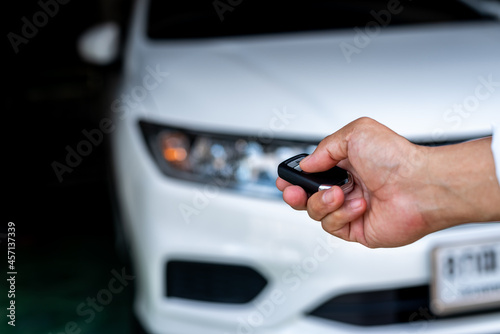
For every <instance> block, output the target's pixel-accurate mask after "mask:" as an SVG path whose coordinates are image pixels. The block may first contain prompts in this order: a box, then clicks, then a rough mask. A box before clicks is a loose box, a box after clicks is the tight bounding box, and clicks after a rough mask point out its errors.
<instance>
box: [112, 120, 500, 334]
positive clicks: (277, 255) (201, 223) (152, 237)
mask: <svg viewBox="0 0 500 334" xmlns="http://www.w3.org/2000/svg"><path fill="white" fill-rule="evenodd" d="M136 125H137V124H136V123H134V122H124V123H123V124H120V126H118V127H117V130H116V131H115V132H114V133H113V149H114V150H113V154H114V157H113V161H114V166H115V172H116V174H117V186H118V196H119V200H120V203H121V205H120V206H121V208H122V209H123V213H122V216H123V220H124V228H125V232H126V235H127V237H128V241H129V243H130V246H131V250H132V254H131V256H132V260H133V262H134V268H135V269H136V276H137V280H136V282H137V290H136V291H137V295H136V300H135V311H136V313H137V315H138V317H139V319H140V321H141V323H142V324H143V325H144V327H145V328H146V329H147V330H148V331H150V332H152V333H176V334H177V333H318V334H321V333H337V332H342V333H357V332H362V333H371V332H373V333H377V332H384V333H396V332H397V333H405V332H407V333H417V332H422V331H425V332H426V333H471V332H474V333H490V332H492V331H498V330H499V329H500V313H498V312H496V313H489V314H478V315H475V316H468V317H456V318H451V319H440V320H434V318H433V317H431V316H427V315H425V314H426V313H425V312H422V310H419V309H418V308H417V309H415V312H414V313H415V314H416V315H415V314H412V315H411V316H410V317H408V320H407V321H406V322H403V323H395V324H389V325H383V326H370V327H362V326H356V325H350V324H346V323H342V322H339V321H330V320H325V319H320V318H317V317H312V316H308V313H309V312H310V311H312V310H313V309H315V308H316V307H318V306H319V305H321V304H322V303H323V302H325V301H326V300H328V299H329V298H331V297H333V296H336V295H342V294H346V293H352V292H360V291H370V290H383V289H396V288H404V287H411V286H421V285H426V284H428V282H429V280H430V253H431V250H432V248H433V247H434V246H435V245H438V244H440V243H444V242H448V241H450V240H453V241H457V240H460V239H464V240H466V239H468V238H483V237H489V236H491V235H492V234H496V235H500V226H499V224H477V225H474V226H472V225H468V226H462V227H458V228H454V229H450V230H447V231H442V232H438V233H435V234H433V235H430V236H427V237H425V238H423V239H421V240H419V241H418V242H415V243H413V244H412V245H408V246H405V247H400V248H394V249H375V250H372V249H368V248H365V247H363V246H361V245H358V244H354V243H347V242H344V241H342V240H339V239H337V238H334V237H332V236H330V235H328V234H327V233H325V232H324V231H323V230H322V229H321V226H320V225H319V224H318V223H316V222H314V221H311V220H310V219H309V218H308V217H307V214H306V213H304V212H297V211H293V210H290V208H289V207H288V206H287V205H286V204H285V203H284V202H283V201H281V200H279V199H276V200H274V199H264V198H253V197H247V196H243V195H240V194H238V193H235V192H232V191H228V190H226V189H222V188H218V187H216V186H213V185H212V186H208V185H203V184H197V183H190V182H185V181H179V180H175V179H171V178H167V177H165V176H164V175H163V174H162V173H161V172H160V171H159V169H158V168H157V166H155V165H154V162H153V160H152V159H151V157H150V156H149V155H148V151H147V148H146V146H145V144H144V142H143V140H142V136H141V134H140V133H139V128H138V126H136ZM172 260H176V261H179V260H180V261H197V262H204V263H217V264H229V265H242V266H245V267H249V268H252V269H253V270H255V271H256V272H258V273H259V274H260V275H262V277H264V278H265V279H266V281H267V284H266V285H265V287H264V288H263V289H262V291H261V292H260V293H259V294H258V295H257V296H256V298H254V299H253V300H251V301H250V302H248V303H211V302H206V301H199V300H188V299H183V298H176V297H167V291H166V284H165V279H166V278H165V277H166V273H165V266H166V263H168V262H169V261H172ZM413 315H415V316H413Z"/></svg>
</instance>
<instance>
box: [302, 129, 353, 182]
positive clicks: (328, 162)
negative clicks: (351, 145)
mask: <svg viewBox="0 0 500 334" xmlns="http://www.w3.org/2000/svg"><path fill="white" fill-rule="evenodd" d="M350 125H351V124H348V125H346V126H345V127H343V128H342V129H340V130H338V131H337V132H335V133H333V134H331V135H329V136H328V137H326V138H325V139H323V140H322V141H321V142H320V143H319V144H318V146H317V147H316V149H315V150H314V152H313V153H311V155H309V156H307V157H306V158H304V159H302V161H301V162H300V168H301V169H302V170H303V171H305V172H308V173H315V172H322V171H325V170H328V169H330V168H332V167H333V166H335V165H337V164H338V163H339V162H340V161H341V160H344V159H347V158H348V150H347V146H348V138H349V134H350V133H351V131H352V127H351V126H350Z"/></svg>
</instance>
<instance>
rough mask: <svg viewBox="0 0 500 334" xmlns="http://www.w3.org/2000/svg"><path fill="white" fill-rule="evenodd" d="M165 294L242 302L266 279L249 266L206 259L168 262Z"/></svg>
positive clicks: (213, 300) (261, 286) (206, 299)
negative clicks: (202, 260)
mask: <svg viewBox="0 0 500 334" xmlns="http://www.w3.org/2000/svg"><path fill="white" fill-rule="evenodd" d="M165 269H166V275H165V277H166V289H165V293H166V296H167V297H178V298H184V299H191V300H199V301H206V302H215V303H230V304H241V303H247V302H249V301H251V300H252V299H254V298H255V297H256V296H257V295H258V294H259V293H260V292H261V291H262V290H263V289H264V287H265V286H266V285H267V280H266V279H265V278H264V277H263V276H262V275H261V274H259V273H258V272H257V271H255V270H254V269H252V268H249V267H246V266H240V265H230V264H218V263H209V262H191V261H169V262H168V263H167V264H166V266H165Z"/></svg>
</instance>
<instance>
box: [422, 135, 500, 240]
mask: <svg viewBox="0 0 500 334" xmlns="http://www.w3.org/2000/svg"><path fill="white" fill-rule="evenodd" d="M490 146H491V138H483V139H479V140H474V141H470V142H465V143H461V144H455V145H448V146H441V147H425V148H422V151H423V152H424V154H425V156H426V159H425V160H426V164H425V166H422V167H421V170H420V173H421V177H422V180H424V182H423V184H422V185H423V186H424V188H425V189H423V191H422V192H421V193H420V195H422V196H423V197H425V198H422V199H421V203H422V208H421V210H422V211H421V212H422V215H423V218H424V221H425V222H426V223H427V225H428V227H429V228H430V229H431V230H434V231H436V230H440V229H444V228H447V227H451V226H455V225H459V224H464V223H470V222H486V221H495V220H498V219H500V216H499V212H498V208H499V207H500V187H499V185H498V181H497V180H496V177H495V169H494V161H493V155H492V153H491V149H490Z"/></svg>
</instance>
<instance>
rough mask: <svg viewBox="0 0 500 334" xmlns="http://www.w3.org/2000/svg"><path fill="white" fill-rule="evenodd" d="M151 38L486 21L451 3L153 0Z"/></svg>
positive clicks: (406, 0)
mask: <svg viewBox="0 0 500 334" xmlns="http://www.w3.org/2000/svg"><path fill="white" fill-rule="evenodd" d="M148 17H149V18H148V27H147V33H148V36H149V37H150V38H153V39H164V38H169V39H170V38H205V37H219V36H236V35H252V34H267V33H282V32H296V31H310V30H324V29H341V28H353V27H356V26H365V25H366V24H367V23H369V22H371V21H374V22H377V23H378V24H380V25H381V26H388V25H404V24H418V23H437V22H455V21H465V20H479V19H484V18H485V17H483V16H481V15H480V14H479V13H478V12H476V11H474V10H473V9H472V8H470V7H469V6H467V5H465V4H464V3H462V2H460V1H457V0H455V1H450V0H433V1H428V0H414V1H411V0H401V1H398V0H384V1H379V0H371V1H369V0H366V1H362V0H339V1H335V0H330V1H321V0H307V1H305V0H302V1H286V0H275V1H270V0H268V1H265V0H204V1H202V0H190V1H180V0H179V1H165V0H151V4H150V7H149V14H148Z"/></svg>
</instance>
